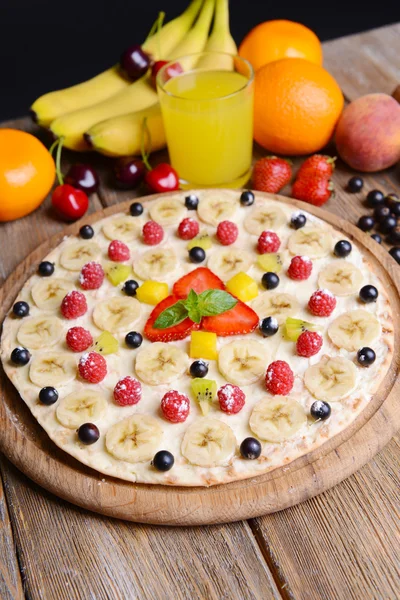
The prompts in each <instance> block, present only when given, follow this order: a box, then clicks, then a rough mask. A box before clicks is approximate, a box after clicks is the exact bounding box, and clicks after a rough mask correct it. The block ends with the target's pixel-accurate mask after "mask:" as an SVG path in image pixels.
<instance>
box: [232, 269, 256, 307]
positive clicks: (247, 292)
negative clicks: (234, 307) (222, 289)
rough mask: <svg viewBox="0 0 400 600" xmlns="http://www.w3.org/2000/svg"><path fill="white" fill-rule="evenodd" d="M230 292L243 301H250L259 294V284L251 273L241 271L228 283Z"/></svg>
mask: <svg viewBox="0 0 400 600" xmlns="http://www.w3.org/2000/svg"><path fill="white" fill-rule="evenodd" d="M226 289H227V290H228V292H230V293H231V294H233V295H234V296H236V298H239V300H241V301H242V302H249V301H250V300H253V298H256V297H257V296H258V286H257V283H256V282H255V281H254V279H253V278H252V277H250V275H247V273H243V272H240V273H238V274H237V275H234V276H233V277H232V278H231V279H230V280H229V281H228V282H227V284H226Z"/></svg>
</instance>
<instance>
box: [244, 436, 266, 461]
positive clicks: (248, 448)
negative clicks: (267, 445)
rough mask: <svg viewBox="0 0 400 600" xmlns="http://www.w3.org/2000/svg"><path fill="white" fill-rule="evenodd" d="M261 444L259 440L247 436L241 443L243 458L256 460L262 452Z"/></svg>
mask: <svg viewBox="0 0 400 600" xmlns="http://www.w3.org/2000/svg"><path fill="white" fill-rule="evenodd" d="M261 450H262V448H261V444H260V442H259V441H258V440H256V439H255V438H252V437H248V438H245V439H244V440H243V442H242V443H241V444H240V454H241V455H242V456H243V458H247V459H248V460H254V459H256V458H258V457H259V456H260V454H261Z"/></svg>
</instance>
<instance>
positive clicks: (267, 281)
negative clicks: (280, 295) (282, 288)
mask: <svg viewBox="0 0 400 600" xmlns="http://www.w3.org/2000/svg"><path fill="white" fill-rule="evenodd" d="M279 281H280V279H279V277H278V275H277V274H276V273H272V271H268V273H264V275H263V276H262V278H261V284H262V286H263V287H264V288H265V289H266V290H274V289H275V288H277V287H278V285H279Z"/></svg>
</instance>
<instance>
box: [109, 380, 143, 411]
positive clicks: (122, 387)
mask: <svg viewBox="0 0 400 600" xmlns="http://www.w3.org/2000/svg"><path fill="white" fill-rule="evenodd" d="M141 397H142V385H141V383H140V381H138V380H137V379H134V377H129V375H128V377H124V378H123V379H120V380H119V381H118V382H117V384H116V386H115V388H114V400H115V402H116V404H118V406H131V405H132V404H137V403H138V402H139V400H140V399H141Z"/></svg>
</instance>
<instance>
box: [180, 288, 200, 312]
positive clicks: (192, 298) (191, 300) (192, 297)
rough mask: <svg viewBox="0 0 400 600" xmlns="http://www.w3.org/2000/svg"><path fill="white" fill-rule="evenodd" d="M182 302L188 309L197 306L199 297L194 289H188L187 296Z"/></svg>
mask: <svg viewBox="0 0 400 600" xmlns="http://www.w3.org/2000/svg"><path fill="white" fill-rule="evenodd" d="M183 302H184V304H185V306H186V308H187V309H188V310H190V309H192V308H197V306H198V303H199V297H198V295H197V294H196V292H195V291H194V290H190V292H189V295H188V297H187V298H186V300H184V301H183Z"/></svg>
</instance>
